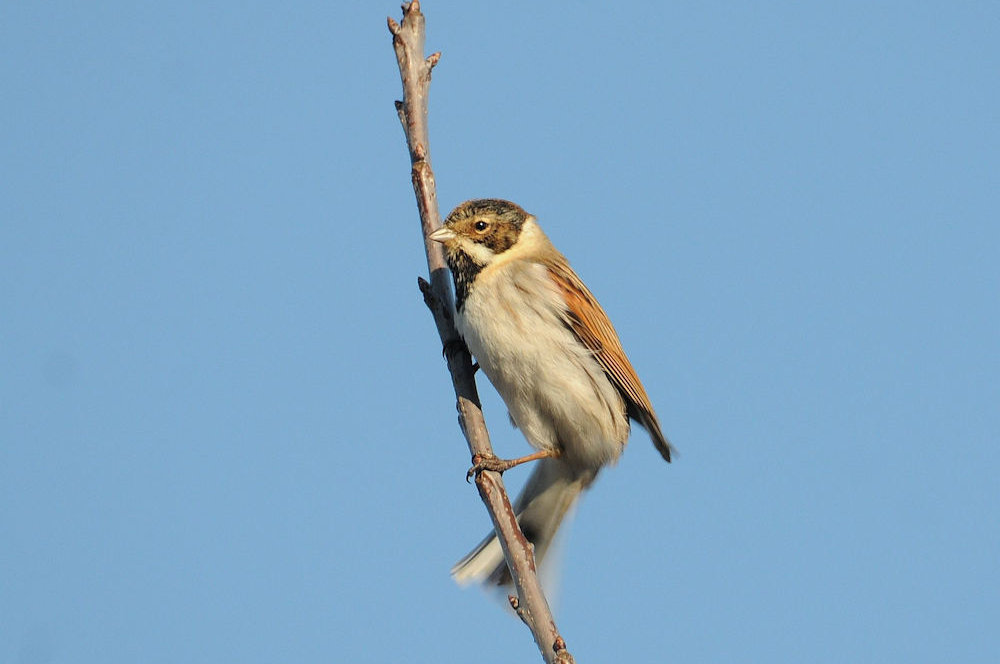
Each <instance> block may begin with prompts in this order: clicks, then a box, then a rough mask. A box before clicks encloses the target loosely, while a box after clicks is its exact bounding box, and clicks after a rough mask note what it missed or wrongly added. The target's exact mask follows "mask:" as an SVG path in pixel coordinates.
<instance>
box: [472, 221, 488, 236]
mask: <svg viewBox="0 0 1000 664" xmlns="http://www.w3.org/2000/svg"><path fill="white" fill-rule="evenodd" d="M489 227H490V225H489V224H488V223H486V222H485V221H483V220H479V221H477V222H476V225H475V229H476V230H477V231H479V232H480V233H482V232H483V231H485V230H486V229H487V228H489Z"/></svg>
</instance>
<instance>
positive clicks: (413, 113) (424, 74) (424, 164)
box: [387, 0, 573, 664]
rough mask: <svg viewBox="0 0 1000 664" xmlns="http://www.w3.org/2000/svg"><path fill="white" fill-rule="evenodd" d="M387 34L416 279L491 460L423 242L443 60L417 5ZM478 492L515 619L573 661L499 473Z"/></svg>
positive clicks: (436, 220) (472, 426)
mask: <svg viewBox="0 0 1000 664" xmlns="http://www.w3.org/2000/svg"><path fill="white" fill-rule="evenodd" d="M387 23H388V26H389V32H391V33H392V45H393V48H394V49H395V51H396V60H397V62H398V64H399V74H400V77H401V79H402V82H403V100H402V101H397V102H396V113H397V114H398V116H399V120H400V122H401V123H402V125H403V131H404V133H405V134H406V145H407V148H408V149H409V152H410V166H411V170H410V176H411V180H412V182H413V193H414V194H415V195H416V197H417V209H418V211H419V212H420V223H421V227H422V229H423V235H424V250H425V251H426V254H427V269H428V271H429V273H430V281H426V280H424V279H422V278H421V279H419V280H418V285H419V287H420V291H421V292H422V293H423V296H424V302H425V303H426V304H427V307H428V309H430V311H431V314H432V315H433V317H434V323H435V324H436V325H437V329H438V335H439V336H440V337H441V343H442V345H443V346H444V356H445V360H446V361H447V363H448V371H449V372H450V373H451V379H452V383H453V384H454V387H455V398H456V401H457V407H458V414H459V423H460V424H461V427H462V432H463V434H464V435H465V439H466V441H467V442H468V444H469V451H470V452H471V453H472V455H473V456H475V455H480V456H484V457H488V456H493V448H492V446H491V445H490V437H489V432H487V430H486V421H485V420H484V419H483V412H482V409H481V407H480V402H479V392H478V391H477V390H476V380H475V371H474V369H473V366H472V358H471V357H470V356H469V351H468V350H467V349H466V347H465V344H463V343H462V342H461V338H460V337H459V335H458V332H457V331H456V330H455V324H454V319H453V316H452V311H453V309H454V304H453V298H452V293H451V283H450V282H449V280H448V270H447V266H446V263H445V260H444V252H443V250H442V248H441V246H440V245H439V244H438V243H437V242H434V241H433V240H430V239H428V237H427V236H428V235H430V234H431V233H433V232H434V231H435V230H436V229H437V228H438V227H439V226H440V225H441V217H440V213H439V211H438V204H437V191H436V188H435V185H434V171H433V170H432V169H431V161H430V148H429V145H430V141H429V134H428V129H427V97H428V93H429V89H430V81H431V70H433V69H434V66H435V65H436V64H438V62H439V61H440V60H441V53H433V54H431V55H430V56H428V57H426V58H425V57H424V55H423V54H424V38H425V31H424V16H423V14H422V13H421V12H420V4H419V2H417V0H414V1H413V2H410V3H408V4H404V5H403V20H402V22H401V23H397V22H396V21H395V20H393V19H392V18H391V17H390V18H389V19H388V21H387ZM476 487H477V488H478V489H479V495H480V497H481V498H482V499H483V503H484V504H485V505H486V510H487V511H488V512H489V514H490V519H491V520H492V521H493V527H494V528H495V529H496V533H497V538H498V539H499V540H500V545H501V547H502V548H503V552H504V557H505V558H506V560H507V566H508V568H509V569H510V573H511V577H512V579H513V581H514V588H515V590H516V591H517V597H516V598H513V600H512V602H511V603H512V605H516V606H515V610H516V611H517V614H518V615H519V616H520V617H521V619H522V620H523V621H524V623H525V624H526V625H527V626H528V628H529V629H530V630H531V633H532V635H533V636H534V638H535V643H536V644H537V645H538V649H539V651H540V652H541V654H542V657H543V659H544V660H545V661H546V662H549V663H550V664H551V663H555V662H559V663H560V664H571V663H572V662H573V656H572V655H570V653H569V651H568V650H567V649H566V642H565V641H564V640H563V638H562V637H561V636H560V635H559V631H558V629H556V624H555V620H554V619H553V618H552V611H551V610H550V609H549V604H548V601H547V600H546V599H545V594H544V593H543V591H542V587H541V584H540V583H539V581H538V575H537V574H536V572H535V558H534V554H533V553H532V548H531V544H530V543H529V542H528V540H527V539H526V538H525V537H524V534H523V533H522V532H521V529H520V527H519V526H518V524H517V518H516V516H515V514H514V510H513V508H512V507H511V504H510V499H509V498H508V497H507V491H506V489H505V488H504V485H503V480H502V479H501V477H500V474H499V473H495V472H492V471H483V472H480V473H478V474H477V476H476Z"/></svg>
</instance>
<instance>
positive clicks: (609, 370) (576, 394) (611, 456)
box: [430, 199, 671, 585]
mask: <svg viewBox="0 0 1000 664" xmlns="http://www.w3.org/2000/svg"><path fill="white" fill-rule="evenodd" d="M430 238H431V239H432V240H436V241H438V242H441V243H442V244H443V245H444V250H445V258H446V259H447V261H448V267H449V268H451V273H452V277H453V278H454V282H455V307H456V311H455V326H456V328H457V329H458V332H459V334H460V335H461V336H462V338H463V340H464V341H465V343H466V345H467V346H468V348H469V352H470V353H471V354H472V355H473V356H474V357H475V358H476V361H477V362H478V363H479V366H480V368H481V369H482V370H483V373H485V374H486V376H487V377H488V378H489V380H490V382H491V383H492V384H493V386H494V387H495V388H496V390H497V392H499V393H500V396H501V397H502V398H503V400H504V403H506V405H507V409H508V411H509V413H510V419H511V421H512V422H513V423H514V425H515V426H516V427H517V428H519V429H520V430H521V431H522V432H523V433H524V436H525V438H527V439H528V442H529V443H531V445H532V447H534V448H535V449H536V450H537V452H536V453H535V454H532V455H529V456H527V457H524V458H523V459H515V460H513V461H502V460H499V459H495V460H486V461H485V462H484V463H483V464H482V465H483V467H487V468H493V469H496V470H505V469H507V468H509V467H511V466H513V465H516V464H517V463H520V462H523V461H526V460H536V459H537V460H538V463H537V465H536V466H535V469H534V471H533V472H532V474H531V476H530V477H529V478H528V481H527V483H526V484H525V487H524V489H523V490H522V491H521V494H520V495H519V496H518V498H517V500H516V501H515V503H514V511H515V513H516V514H517V519H518V523H519V524H520V526H521V530H522V531H523V532H524V534H525V536H526V537H527V538H528V540H529V541H530V542H531V543H532V544H533V545H534V550H535V559H536V561H537V562H540V561H541V559H542V558H543V557H544V556H545V552H546V551H547V550H548V547H549V545H550V544H551V543H552V539H553V537H554V536H555V534H556V531H557V530H558V529H559V524H560V523H561V522H562V520H563V517H564V516H565V515H566V513H567V511H568V510H569V509H570V507H572V506H573V504H574V503H575V502H576V499H577V498H578V497H579V496H580V493H581V492H582V491H583V490H584V489H586V488H587V487H588V486H590V484H591V483H592V482H593V481H594V479H595V478H596V477H597V473H598V472H599V471H600V470H601V468H603V467H604V466H607V465H609V464H612V463H614V462H615V461H617V459H618V457H619V455H620V454H621V452H622V450H623V449H624V447H625V443H626V442H627V440H628V435H629V419H630V418H631V419H633V420H635V421H637V422H638V423H639V424H640V425H642V426H643V427H644V428H645V429H646V431H647V432H649V435H650V437H651V438H652V440H653V444H654V445H656V449H657V450H659V452H660V454H661V455H662V456H663V458H664V459H665V460H667V461H668V462H669V461H670V451H671V447H670V443H669V441H668V440H667V439H666V437H665V436H664V435H663V432H662V431H661V430H660V423H659V421H658V420H657V418H656V413H655V412H653V406H652V404H651V403H650V401H649V397H648V396H647V395H646V390H645V389H644V388H643V386H642V383H641V382H640V381H639V377H638V376H637V375H636V373H635V369H633V368H632V364H631V363H630V362H629V360H628V358H627V357H626V356H625V351H624V350H623V349H622V346H621V342H620V341H619V340H618V335H617V333H616V332H615V329H614V327H613V326H612V325H611V321H610V320H608V316H607V314H605V313H604V310H603V309H602V308H601V305H599V304H598V303H597V300H596V299H595V298H594V296H593V295H592V294H591V292H590V291H589V290H588V289H587V287H586V286H585V285H584V283H583V281H581V280H580V277H578V276H577V275H576V273H575V272H574V271H573V269H572V268H571V267H570V266H569V262H567V260H566V258H565V257H564V256H563V255H562V254H561V253H559V252H558V251H557V250H556V248H555V247H554V246H552V243H551V242H550V241H549V239H548V238H547V237H546V236H545V234H544V233H543V232H542V229H541V228H540V227H539V226H538V223H537V221H536V220H535V218H534V217H533V216H532V215H530V214H528V213H527V212H525V211H524V210H523V209H522V208H520V207H519V206H517V205H515V204H514V203H511V202H509V201H503V200H498V199H480V200H471V201H467V202H465V203H463V204H461V205H459V206H458V207H457V208H455V209H454V210H453V211H452V213H451V214H449V215H448V218H447V219H445V222H444V224H443V225H442V226H441V228H439V229H438V230H436V231H435V232H434V233H432V234H431V235H430ZM491 461H492V462H493V463H491ZM452 575H453V576H454V577H455V579H456V580H457V581H458V582H459V583H463V584H464V583H469V582H473V581H481V582H483V583H487V584H496V585H505V584H508V583H509V582H510V574H509V572H508V570H507V566H506V563H505V562H504V558H503V552H502V551H501V549H500V545H499V542H498V541H497V539H496V536H495V535H492V534H491V535H489V536H487V537H486V539H484V540H483V541H482V542H481V543H480V544H479V546H477V547H476V548H475V549H473V550H472V552H470V553H469V554H468V555H467V556H465V558H463V559H462V560H460V561H459V562H458V563H457V564H456V565H455V567H454V568H453V569H452Z"/></svg>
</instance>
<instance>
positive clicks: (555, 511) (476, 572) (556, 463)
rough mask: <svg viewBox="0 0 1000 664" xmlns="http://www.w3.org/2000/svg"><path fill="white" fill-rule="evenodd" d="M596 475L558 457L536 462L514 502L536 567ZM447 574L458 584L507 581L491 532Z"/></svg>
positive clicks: (501, 582)
mask: <svg viewBox="0 0 1000 664" xmlns="http://www.w3.org/2000/svg"><path fill="white" fill-rule="evenodd" d="M596 476H597V473H596V472H595V471H583V472H581V471H579V470H577V469H575V468H573V467H571V466H569V465H567V464H566V463H565V462H564V461H561V460H559V459H542V460H541V461H539V462H538V463H537V464H536V466H535V469H534V471H533V472H532V473H531V476H530V477H529V478H528V483H527V484H525V485H524V489H522V490H521V493H520V495H518V497H517V500H516V501H514V513H515V514H517V522H518V524H519V525H520V526H521V531H522V532H523V533H524V536H525V537H527V538H528V541H529V542H531V543H532V544H533V545H534V549H535V564H536V566H537V565H539V564H540V563H541V561H542V558H543V557H545V553H546V551H548V549H549V545H550V544H552V540H553V538H555V535H556V532H557V531H558V530H559V525H560V524H561V523H562V520H563V518H564V517H565V516H566V513H567V512H568V511H569V509H570V508H571V507H572V506H573V504H574V503H576V499H577V498H578V497H579V496H580V494H581V493H582V492H583V490H584V489H586V488H587V487H588V486H590V484H591V482H593V481H594V478H595V477H596ZM451 575H452V576H453V577H454V578H455V581H457V582H458V583H459V584H461V585H466V584H469V583H473V582H480V583H482V584H483V585H496V586H505V585H509V584H510V582H511V578H510V572H509V571H508V570H507V563H506V561H505V560H504V557H503V550H502V549H501V548H500V542H499V541H497V537H496V535H495V534H493V533H491V534H490V535H488V536H487V537H486V539H484V540H483V541H482V542H480V543H479V545H478V546H477V547H476V548H475V549H473V550H472V551H470V552H469V554H468V555H467V556H465V557H464V558H462V559H461V560H459V561H458V562H457V563H455V566H454V567H452V568H451Z"/></svg>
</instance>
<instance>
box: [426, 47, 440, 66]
mask: <svg viewBox="0 0 1000 664" xmlns="http://www.w3.org/2000/svg"><path fill="white" fill-rule="evenodd" d="M440 60H441V51H438V52H437V53H431V54H430V55H428V56H427V69H428V71H430V70H431V69H434V65H436V64H437V63H438V62H439V61H440Z"/></svg>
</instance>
